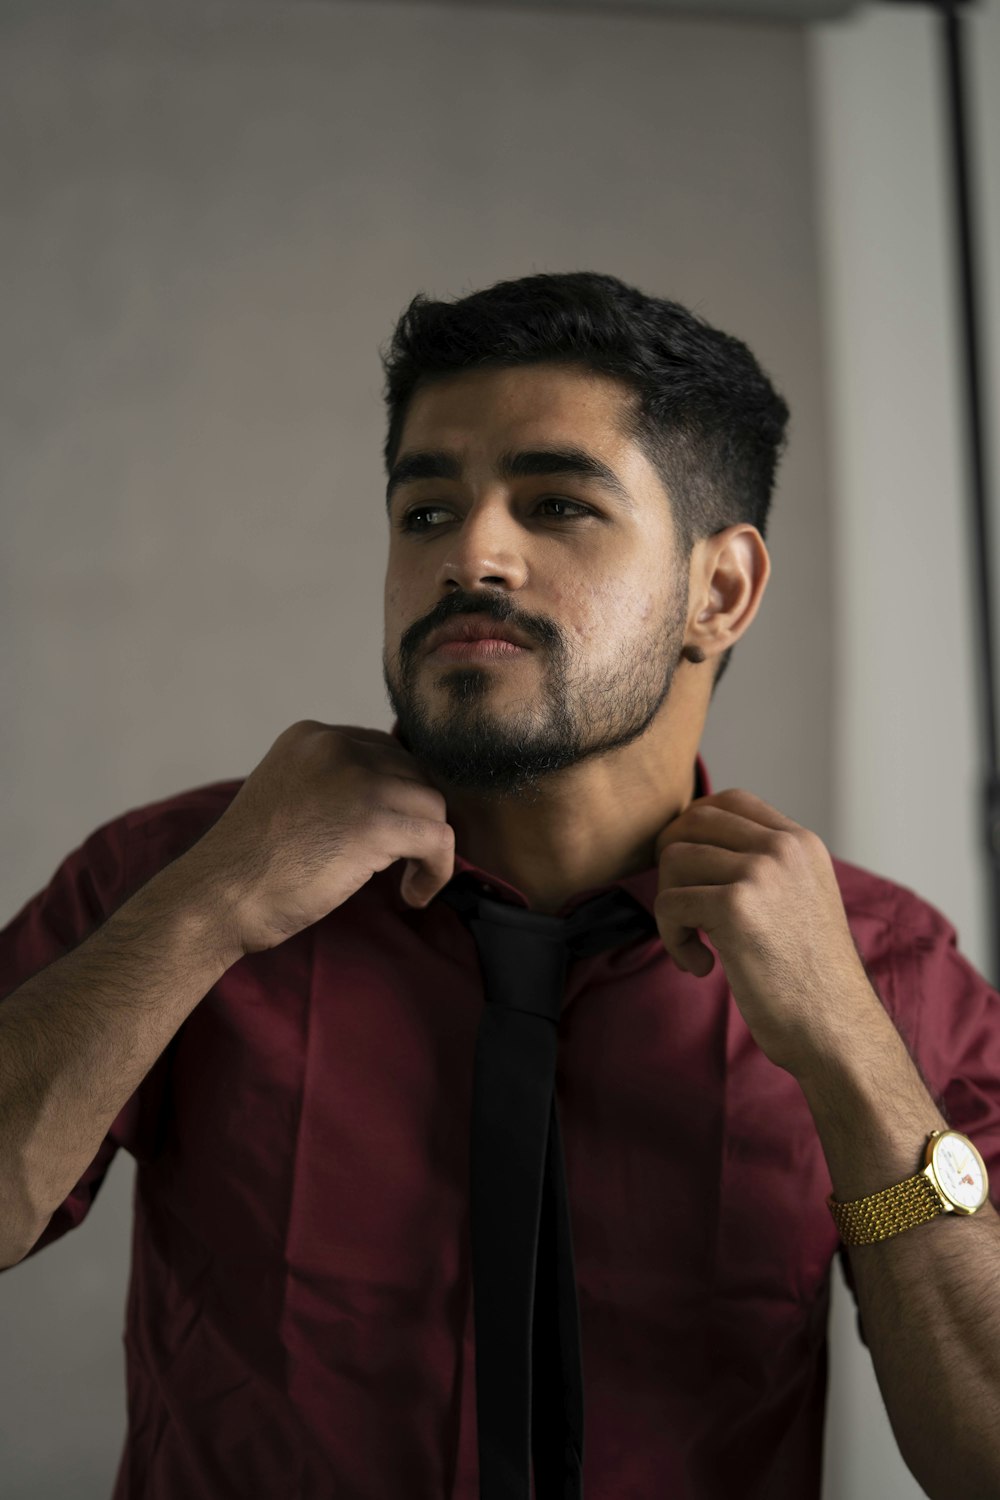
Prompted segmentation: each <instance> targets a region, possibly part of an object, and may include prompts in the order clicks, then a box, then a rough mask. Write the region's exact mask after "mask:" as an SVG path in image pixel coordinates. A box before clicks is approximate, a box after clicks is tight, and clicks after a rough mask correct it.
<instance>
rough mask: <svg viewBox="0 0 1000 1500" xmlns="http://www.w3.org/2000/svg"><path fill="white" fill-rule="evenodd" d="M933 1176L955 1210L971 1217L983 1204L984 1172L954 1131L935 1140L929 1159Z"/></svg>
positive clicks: (976, 1154) (971, 1149)
mask: <svg viewBox="0 0 1000 1500" xmlns="http://www.w3.org/2000/svg"><path fill="white" fill-rule="evenodd" d="M931 1161H932V1163H933V1165H934V1175H935V1177H936V1178H937V1180H938V1182H939V1183H940V1184H941V1187H942V1189H943V1190H944V1192H945V1193H946V1194H947V1196H948V1197H949V1198H950V1199H951V1201H952V1203H954V1205H955V1207H956V1208H959V1209H963V1208H964V1209H965V1211H966V1213H971V1212H973V1211H974V1210H975V1209H977V1208H979V1207H981V1206H982V1204H983V1203H985V1201H986V1191H987V1188H986V1168H985V1167H984V1165H983V1159H982V1157H981V1156H980V1155H979V1152H978V1151H977V1150H976V1148H975V1146H974V1145H973V1144H972V1142H971V1141H969V1140H966V1138H965V1136H964V1135H959V1134H958V1132H957V1131H955V1130H946V1131H944V1132H942V1134H941V1135H940V1136H939V1137H938V1139H937V1141H936V1142H935V1145H934V1153H933V1155H932V1157H931Z"/></svg>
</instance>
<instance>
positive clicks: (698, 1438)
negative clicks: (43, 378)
mask: <svg viewBox="0 0 1000 1500" xmlns="http://www.w3.org/2000/svg"><path fill="white" fill-rule="evenodd" d="M394 727H395V726H394ZM696 766H697V771H698V777H699V781H698V785H697V786H696V788H695V795H696V796H702V795H706V794H708V793H710V791H711V786H710V784H709V780H708V776H707V773H706V770H705V766H704V763H703V761H702V759H701V757H700V756H699V757H698V758H697V762H696ZM240 785H241V782H240V781H238V780H237V781H226V782H220V783H216V784H214V785H211V786H206V787H200V788H197V789H194V790H191V791H187V792H182V793H180V794H179V795H177V796H174V797H170V798H167V799H165V800H164V801H161V802H156V803H153V804H151V805H148V806H146V807H141V808H136V809H133V810H132V811H130V812H127V813H125V814H123V815H122V816H120V817H118V818H115V819H113V820H112V821H111V822H109V823H106V824H105V825H103V826H102V827H100V828H98V829H97V830H96V831H95V832H94V833H93V834H91V835H90V837H89V838H88V839H87V840H86V841H85V842H84V843H83V844H82V845H81V846H80V847H79V848H78V849H76V850H74V851H73V852H72V853H71V854H69V855H68V856H67V858H66V859H65V860H64V861H63V863H62V864H61V865H60V867H59V868H58V870H57V871H56V873H55V874H54V876H53V877H52V880H51V881H50V883H49V884H48V886H47V887H46V888H45V889H44V890H42V891H40V892H39V893H38V894H37V895H35V896H34V897H33V898H32V899H31V900H29V901H28V903H27V904H26V905H25V907H24V908H23V910H21V911H20V912H19V913H18V914H17V916H16V917H14V918H13V920H12V921H11V922H10V924H9V925H8V926H7V927H6V929H5V930H4V931H3V933H2V934H0V995H6V994H8V993H9V992H10V991H11V990H12V989H14V988H16V987H17V986H18V985H19V984H20V983H22V982H23V981H24V980H25V979H27V978H28V977H29V976H31V975H33V974H35V973H37V972H38V971H39V970H40V969H41V968H44V967H45V966H46V965H47V964H48V963H50V962H51V961H52V960H53V959H55V958H57V957H59V956H60V955H61V954H63V953H65V952H66V951H67V950H68V949H70V948H71V947H73V946H75V945H76V944H77V943H78V942H80V941H81V940H82V939H83V938H85V937H86V936H87V935H88V934H89V933H90V932H91V931H92V930H93V929H94V927H95V926H97V925H98V924H99V923H100V922H101V921H102V920H103V919H104V918H105V917H107V916H108V915H110V914H111V913H112V912H113V911H114V910H115V909H116V908H117V907H118V906H119V905H120V904H121V902H122V901H123V900H125V899H126V898H127V896H129V895H130V894H131V893H132V892H133V891H135V890H136V889H137V888H138V887H139V886H140V885H142V884H144V882H145V881H146V880H147V879H149V878H150V877H151V876H152V875H153V874H154V873H155V872H156V871H158V870H160V869H162V868H163V866H164V865H166V864H168V863H169V862H170V861H172V860H173V859H175V858H177V857H178V856H179V855H181V854H182V853H184V852H185V851H186V850H187V849H188V848H190V846H191V845H192V844H193V843H194V842H195V841H196V840H197V839H198V838H199V837H200V836H201V834H202V833H204V832H205V831H206V830H207V829H208V828H209V827H210V826H211V824H212V823H214V822H215V821H216V819H217V818H218V817H219V816H220V815H221V814H222V812H223V810H224V809H225V807H226V806H227V805H228V803H229V802H230V800H231V799H232V797H233V796H234V795H235V793H236V791H237V790H238V789H239V787H240ZM834 864H835V868H836V872H837V877H838V880H839V883H840V889H841V893H842V895H843V899H844V903H845V907H846V910H847V913H848V917H849V921H850V926H851V930H852V932H853V934H854V937H855V939H856V941H857V944H858V947H859V950H860V952H861V954H862V955H863V957H864V960H865V963H866V966H867V968H868V971H869V974H870V977H871V979H872V981H873V983H874V984H875V986H876V988H877V989H878V991H879V993H880V995H881V997H882V1000H883V1003H884V1004H885V1005H886V1006H887V1008H888V1010H889V1011H890V1013H891V1014H892V1015H893V1016H894V1017H895V1019H896V1022H897V1024H898V1025H899V1026H900V1028H901V1030H902V1032H903V1034H904V1036H905V1037H906V1038H907V1040H908V1042H909V1044H910V1046H911V1049H912V1050H913V1051H914V1053H915V1055H916V1057H917V1059H918V1061H919V1064H920V1066H921V1068H922V1070H923V1072H924V1075H925V1077H926V1078H927V1080H928V1082H929V1084H930V1086H931V1088H932V1090H933V1091H935V1092H936V1093H937V1094H939V1095H940V1096H941V1097H942V1100H943V1104H944V1107H945V1111H946V1114H947V1116H948V1117H949V1118H950V1119H951V1121H952V1123H953V1124H954V1125H955V1126H956V1128H958V1129H960V1130H963V1131H966V1132H967V1133H968V1134H969V1135H971V1137H972V1138H973V1140H974V1141H975V1142H976V1144H977V1145H978V1146H979V1149H980V1151H981V1152H982V1154H983V1156H984V1157H985V1159H986V1162H987V1166H988V1167H989V1168H990V1170H991V1171H992V1173H993V1176H994V1182H995V1183H997V1182H1000V1083H998V1079H1000V995H998V994H997V992H996V991H995V990H994V989H992V988H991V987H990V986H989V985H988V984H987V983H986V981H985V980H984V978H983V977H982V976H981V975H980V974H979V973H978V972H977V970H976V969H975V968H974V967H973V966H972V964H971V963H970V962H969V961H968V960H967V959H966V958H965V957H963V955H962V954H961V953H959V952H958V951H957V948H956V944H955V939H956V933H955V929H954V927H953V926H952V925H951V923H950V922H949V921H948V920H947V919H946V918H945V917H944V916H943V915H942V914H941V912H940V911H938V910H937V909H936V908H935V907H933V906H931V905H930V904H929V903H928V902H926V901H924V900H922V899H921V898H920V897H919V896H918V895H916V894H915V893H914V892H913V891H911V890H909V889H908V888H907V887H904V886H900V885H897V884H894V883H893V882H892V881H890V880H885V879H882V878H881V877H879V876H878V875H875V874H872V873H870V872H869V871H866V870H863V869H861V868H859V867H858V866H856V865H852V864H848V863H846V862H845V861H844V860H839V859H838V860H835V861H834ZM474 868H475V867H474V866H472V865H471V864H470V863H469V862H468V861H467V860H465V859H463V858H462V857H461V854H460V853H459V854H458V855H457V856H456V871H459V870H469V869H474ZM476 873H477V874H478V875H480V876H481V877H482V879H483V881H484V883H485V884H486V886H487V887H488V888H489V889H490V890H491V891H492V893H493V894H494V895H495V896H498V897H499V898H500V899H505V900H509V901H511V902H513V903H515V904H517V905H520V906H526V905H527V904H528V903H527V901H526V899H525V897H524V896H523V894H522V893H521V892H520V891H518V890H516V889H515V888H514V887H512V886H511V885H509V884H507V883H506V882H505V881H503V880H501V879H499V878H497V877H495V876H494V875H492V874H491V873H490V872H489V871H486V870H478V869H477V870H476ZM401 874H402V865H401V864H400V863H397V864H395V865H393V866H391V867H390V868H389V869H387V870H385V871H382V872H381V873H379V874H377V875H375V876H374V877H373V878H372V879H371V880H370V881H369V882H368V883H367V884H366V885H365V886H363V887H362V888H361V890H359V891H358V892H357V893H356V894H355V895H354V896H352V897H351V898H350V899H349V900H348V901H346V902H345V903H344V904H343V905H342V906H341V907H339V908H338V909H337V910H335V911H332V912H330V914H329V915H328V916H327V917H325V918H323V920H322V921H320V922H317V923H316V924H315V925H314V926H312V927H310V928H308V929H306V930H305V931H304V932H301V933H299V934H298V935H297V936H296V937H294V938H291V939H289V940H288V941H287V942H285V943H283V944H282V945H281V946H280V947H278V948H275V949H272V950H271V951H269V952H266V953H259V954H253V955H250V956H249V957H246V958H244V959H242V960H241V961H240V962H238V963H236V964H234V965H233V966H232V967H231V968H230V969H229V970H228V971H227V973H226V974H225V975H224V976H223V978H222V979H221V980H220V981H219V982H218V984H216V985H215V986H214V987H213V988H212V989H211V990H210V991H209V992H208V994H207V995H206V996H205V998H204V999H203V1000H202V1001H201V1002H200V1004H198V1005H197V1006H196V1007H195V1009H194V1010H193V1011H192V1013H191V1015H190V1016H189V1017H188V1018H187V1020H186V1021H185V1022H184V1023H183V1024H182V1026H181V1027H180V1029H179V1031H178V1032H177V1034H176V1036H175V1037H174V1038H173V1040H172V1041H171V1042H170V1044H169V1045H168V1047H167V1048H166V1050H165V1052H164V1053H163V1054H162V1055H161V1057H160V1058H159V1059H158V1061H157V1062H156V1064H155V1065H154V1066H153V1068H152V1069H151V1071H150V1072H149V1073H148V1074H147V1076H146V1078H145V1079H144V1080H143V1082H142V1084H141V1085H140V1087H139V1088H138V1090H137V1091H136V1093H135V1094H134V1095H133V1096H132V1098H131V1099H130V1100H129V1101H128V1103H127V1104H126V1105H125V1107H124V1108H123V1109H122V1111H121V1113H120V1114H119V1116H118V1117H117V1119H116V1120H115V1121H114V1123H113V1125H112V1126H111V1128H110V1130H109V1132H108V1135H107V1138H106V1139H105V1141H104V1143H103V1145H102V1146H101V1149H100V1150H99V1152H98V1154H97V1156H96V1158H95V1160H94V1162H93V1164H92V1165H91V1166H90V1167H89V1168H88V1170H87V1172H86V1173H85V1174H84V1176H83V1177H82V1178H81V1180H80V1182H79V1183H78V1184H77V1186H76V1187H75V1188H74V1189H73V1191H72V1192H71V1193H70V1195H69V1197H68V1198H67V1199H66V1201H65V1203H63V1204H62V1206H61V1207H60V1208H59V1209H58V1210H57V1211H56V1213H55V1214H54V1216H53V1218H52V1220H51V1222H50V1224H49V1225H48V1227H47V1229H46V1230H45V1233H44V1234H43V1235H42V1237H41V1239H40V1240H39V1241H38V1242H37V1244H36V1246H35V1247H34V1250H33V1251H32V1253H33V1254H35V1253H37V1252H38V1251H39V1250H40V1249H42V1248H43V1247H44V1246H45V1245H47V1244H49V1243H51V1241H52V1240H55V1239H57V1238H59V1236H61V1235H63V1234H65V1233H66V1231H67V1230H69V1229H73V1228H75V1226H76V1225H78V1224H79V1223H80V1222H81V1220H82V1219H83V1218H84V1216H85V1215H86V1214H87V1212H88V1210H89V1208H90V1206H91V1204H92V1202H93V1200H94V1197H95V1195H96V1193H97V1191H98V1189H99V1187H100V1184H101V1181H102V1179H103V1177H104V1174H105V1173H106V1171H107V1169H108V1165H109V1163H110V1161H111V1159H112V1157H113V1156H114V1154H115V1151H116V1150H117V1149H118V1148H119V1147H124V1148H125V1150H127V1151H128V1152H129V1153H130V1154H131V1155H132V1156H133V1157H135V1159H136V1161H137V1162H138V1170H137V1175H136V1194H135V1227H134V1238H133V1247H132V1273H131V1281H130V1286H129V1296H128V1311H127V1328H126V1333H125V1353H126V1363H127V1383H128V1418H129V1428H128V1437H127V1441H126V1445H125V1450H124V1453H123V1455H122V1460H121V1465H120V1469H119V1473H118V1478H117V1482H116V1485H115V1490H114V1500H181V1497H183V1500H334V1497H336V1500H476V1497H477V1495H478V1466H477V1456H476V1423H475V1384H474V1375H475V1358H474V1344H473V1325H472V1297H471V1291H472V1288H471V1281H470V1264H469V1258H470V1246H469V1219H468V1174H469V1154H468V1153H469V1111H470V1096H471V1087H472V1076H473V1050H474V1046H475V1039H476V1029H477V1026H478V1024H479V1018H480V1015H481V1012H482V1008H483V1004H484V999H483V990H482V983H481V978H480V971H479V966H478V958H477V953H476V949H475V944H474V941H473V939H472V936H471V934H470V933H469V931H468V930H467V928H466V927H465V925H464V924H463V922H462V919H461V918H460V916H459V915H458V913H457V912H456V911H454V910H453V909H452V908H451V907H449V906H447V905H446V904H445V903H443V902H434V903H432V904H431V906H430V907H428V908H426V909H425V910H421V911H417V910H414V909H412V908H410V907H408V906H407V905H406V904H405V903H404V901H403V900H402V898H401V896H400V894H399V883H400V877H401ZM615 884H618V885H622V886H624V887H625V888H626V889H627V890H629V891H631V892H632V893H633V894H634V895H635V896H637V897H638V899H639V900H640V901H641V902H642V903H643V904H644V905H645V906H646V907H647V908H648V909H649V910H650V911H652V909H653V900H654V897H655V895H656V890H657V871H656V869H655V868H654V867H651V868H649V869H648V870H644V871H641V872H640V873H639V874H636V875H631V876H628V877H626V878H625V879H623V880H621V881H618V882H615ZM600 889H607V887H601V888H592V889H590V890H586V891H580V892H579V893H578V894H577V895H575V896H574V897H573V898H572V900H570V901H568V902H566V904H565V905H564V907H563V908H562V910H561V912H560V915H564V914H568V913H569V912H570V911H571V910H572V909H573V908H574V907H575V906H577V905H578V904H580V903H581V902H583V901H585V900H587V899H589V898H590V897H591V896H594V895H596V894H598V893H599V890H600ZM557 1088H558V1098H559V1109H560V1116H561V1122H562V1133H563V1140H564V1144H565V1152H566V1166H567V1174H568V1180H569V1191H570V1198H571V1205H572V1214H573V1235H574V1246H575V1257H576V1269H577V1276H578V1282H579V1289H580V1315H581V1328H582V1338H583V1353H584V1370H585V1382H586V1387H585V1388H586V1423H587V1426H586V1445H585V1449H586V1451H585V1484H586V1490H587V1493H588V1495H590V1496H591V1497H593V1500H652V1497H654V1496H661V1495H664V1496H670V1497H672V1500H732V1497H733V1496H734V1495H739V1496H740V1497H741V1500H754V1497H765V1496H766V1497H769V1500H774V1497H776V1500H810V1497H815V1496H818V1495H819V1492H820V1468H821V1439H822V1425H823V1413H824V1395H825V1380H826V1325H827V1308H828V1297H829V1273H830V1266H831V1261H832V1257H833V1255H834V1253H835V1252H836V1251H837V1248H838V1239H837V1235H836V1231H835V1228H834V1225H833V1222H832V1220H831V1218H830V1215H829V1212H828V1210H827V1207H826V1204H825V1202H824V1199H825V1197H826V1195H827V1193H828V1192H829V1191H830V1180H829V1176H828V1173H827V1170H826V1165H825V1162H824V1158H823V1153H822V1150H821V1148H820V1144H819V1140H818V1138H817V1135H816V1131H815V1128H814V1125H813V1122H812V1117H811V1116H810V1114H809V1111H808V1109H807V1107H806V1104H805V1100H804V1098H803V1095H802V1093H801V1090H800V1089H799V1086H798V1084H797V1083H796V1082H795V1080H794V1079H793V1078H792V1077H791V1076H790V1074H788V1073H786V1072H785V1071H783V1070H782V1069H781V1068H778V1067H776V1066H775V1065H774V1064H772V1063H770V1062H769V1061H768V1060H767V1058H766V1057H765V1056H764V1055H763V1053H762V1052H761V1051H760V1050H759V1049H758V1047H757V1046H756V1045H755V1043H754V1042H753V1040H752V1039H751V1037H750V1034H749V1031H748V1030H747V1027H746V1026H745V1024H744V1022H743V1020H742V1018H741V1016H740V1013H739V1011H738V1009H737V1008H736V1005H735V1004H734V1002H733V999H732V995H731V993H730V990H729V988H728V985H727V982H726V978H725V973H724V970H723V967H722V963H721V960H720V959H719V957H718V954H717V952H716V963H715V967H714V969H713V971H712V973H711V974H710V975H708V976H707V977H706V978H704V979H699V978H696V977H694V976H692V975H690V974H684V973H682V972H681V971H680V970H678V969H677V968H676V966H675V965H674V964H673V963H671V962H670V961H669V959H668V957H667V954H666V951H665V949H664V948H663V945H662V943H660V941H659V939H658V938H656V937H653V938H650V939H643V940H641V941H639V942H635V943H632V944H631V945H629V946H627V947H624V948H619V949H613V950H611V951H607V952H602V953H599V954H596V955H594V956H592V957H585V958H577V959H574V960H572V961H571V965H570V970H569V979H568V984H567V990H566V998H565V1004H564V1010H563V1017H562V1022H561V1026H560V1050H559V1069H558V1079H557ZM913 1146H914V1157H915V1161H914V1165H916V1157H917V1155H918V1153H919V1149H920V1147H921V1146H922V1142H920V1141H914V1143H913ZM951 1229H953V1231H954V1233H955V1235H956V1238H957V1237H960V1235H961V1225H960V1223H958V1222H956V1223H955V1224H954V1225H952V1226H951Z"/></svg>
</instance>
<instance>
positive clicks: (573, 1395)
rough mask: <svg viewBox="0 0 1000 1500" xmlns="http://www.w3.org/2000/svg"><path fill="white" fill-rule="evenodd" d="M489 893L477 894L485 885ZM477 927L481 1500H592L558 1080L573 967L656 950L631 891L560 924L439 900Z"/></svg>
mask: <svg viewBox="0 0 1000 1500" xmlns="http://www.w3.org/2000/svg"><path fill="white" fill-rule="evenodd" d="M477 883H478V882H477ZM439 894H440V896H441V899H442V900H444V901H447V902H448V903H449V905H451V906H454V907H455V908H456V910H457V911H458V912H459V913H460V914H461V916H462V917H463V918H464V919H465V921H466V922H467V923H468V926H469V928H470V930H471V932H472V935H473V937H474V939H475V942H476V947H477V949H478V952H479V961H480V964H481V967H482V971H483V979H484V983H485V989H486V1000H487V1005H486V1009H485V1010H484V1012H483V1018H482V1021H481V1022H480V1025H479V1032H478V1035H477V1038H476V1060H475V1074H474V1079H473V1091H472V1137H471V1144H470V1168H471V1174H470V1175H471V1184H470V1186H471V1199H470V1218H471V1234H472V1285H473V1299H474V1301H473V1312H474V1319H475V1337H476V1419H477V1424H478V1430H479V1476H480V1477H479V1494H480V1500H530V1496H531V1488H530V1486H531V1480H530V1461H531V1457H532V1456H533V1457H534V1474H535V1491H534V1493H535V1500H582V1495H583V1356H582V1351H581V1343H580V1311H579V1303H578V1299H577V1287H576V1273H575V1270H574V1265H573V1235H572V1225H571V1221H570V1210H569V1193H568V1190H567V1186H566V1167H565V1162H564V1159H563V1149H562V1138H561V1135H560V1131H559V1114H558V1110H557V1107H556V1090H555V1071H556V1044H557V1031H556V1028H557V1025H558V1022H559V1014H560V1010H561V1008H562V999H563V990H564V985H565V979H566V969H567V963H568V960H569V958H570V957H575V956H577V955H582V954H590V953H599V952H600V951H601V950H602V949H604V948H613V947H616V946H617V945H619V944H621V943H625V942H628V941H630V940H633V939H635V938H639V937H650V936H654V935H655V934H656V932H657V927H656V921H655V919H654V918H653V917H652V916H651V915H650V913H649V912H647V911H646V909H645V907H643V906H642V905H641V904H640V903H639V902H638V901H637V900H635V898H634V897H632V896H630V895H629V894H628V892H627V891H624V890H622V889H621V888H620V887H618V888H615V889H614V890H611V891H608V892H606V893H605V894H604V895H601V896H597V897H595V899H594V900H592V901H587V902H585V903H584V904H583V905H582V906H579V907H577V909H576V910H575V911H574V912H573V913H572V914H571V915H570V916H569V917H553V916H548V915H546V914H544V913H541V912H532V911H528V910H526V909H525V908H524V907H520V906H513V905H511V904H510V903H507V902H502V901H494V900H491V899H490V898H489V897H487V896H483V895H481V894H480V893H479V892H478V891H477V890H476V889H475V888H474V885H473V884H472V877H471V876H469V875H468V874H466V873H464V872H463V874H462V875H458V876H456V877H455V878H454V879H453V880H452V881H451V883H450V884H449V885H447V886H446V887H445V888H444V889H443V890H442V891H441V892H440V893H439Z"/></svg>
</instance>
